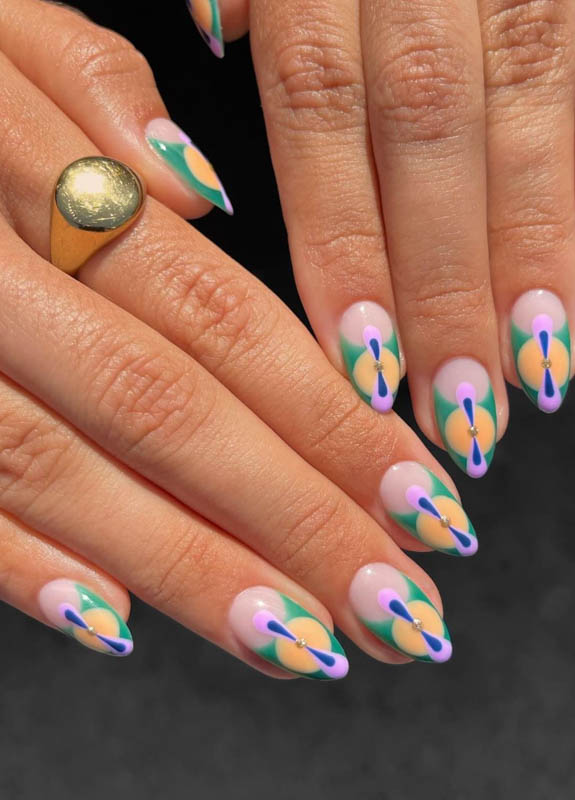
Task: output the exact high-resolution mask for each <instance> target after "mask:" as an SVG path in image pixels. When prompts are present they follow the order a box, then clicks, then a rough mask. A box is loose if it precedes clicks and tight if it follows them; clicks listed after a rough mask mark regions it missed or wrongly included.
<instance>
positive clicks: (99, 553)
mask: <svg viewBox="0 0 575 800" xmlns="http://www.w3.org/2000/svg"><path fill="white" fill-rule="evenodd" d="M0 10H1V13H2V19H3V24H2V28H1V31H0V48H1V49H2V50H3V52H4V54H5V55H3V56H2V57H1V58H0V72H1V80H0V107H1V109H2V115H1V120H2V125H3V136H2V137H0V169H1V173H2V178H3V180H2V182H1V185H0V208H1V210H2V217H1V219H0V227H1V231H2V238H1V240H0V241H1V243H2V244H1V259H2V270H1V272H0V296H1V297H2V314H1V315H0V370H1V371H2V373H3V377H2V380H1V381H0V407H1V408H2V409H3V414H2V418H1V420H0V507H1V508H2V516H1V524H0V542H1V544H0V553H1V554H2V555H1V566H0V574H1V575H2V576H3V579H2V581H1V582H0V584H1V586H2V588H1V591H2V595H3V597H4V599H6V600H7V601H8V602H10V603H12V604H13V605H15V606H17V607H19V608H21V609H22V610H24V611H26V612H27V613H30V614H32V615H34V616H37V617H38V618H39V619H44V620H45V619H47V620H48V621H49V622H50V623H52V624H53V625H57V626H58V627H61V628H64V629H66V630H67V631H69V632H72V633H73V634H74V635H76V638H79V639H81V640H82V641H83V642H84V643H88V644H91V645H92V646H94V647H96V649H102V650H104V651H105V652H111V650H110V648H113V644H110V641H111V639H110V637H112V639H113V640H114V641H115V640H116V639H121V640H122V643H123V644H124V646H125V647H127V648H128V649H129V647H130V645H127V644H126V642H127V641H128V640H129V635H128V633H127V631H126V629H125V627H122V625H123V623H122V620H123V619H124V618H125V617H126V614H127V608H128V601H127V597H126V595H125V594H124V592H123V589H122V587H123V586H125V587H127V588H128V589H129V590H130V591H132V592H134V593H136V594H137V595H138V596H139V597H141V598H142V599H143V600H144V601H146V602H148V603H151V604H152V605H154V606H155V607H156V608H158V609H160V610H161V611H163V612H164V613H166V614H169V615H170V616H172V617H174V618H175V619H177V620H179V621H180V622H181V623H182V624H184V625H186V626H188V627H189V628H191V629H193V630H195V631H196V632H198V633H199V634H201V635H202V636H205V637H206V638H208V639H210V640H212V641H214V642H216V643H217V644H219V645H221V646H222V647H224V648H226V649H227V650H229V651H230V652H232V653H234V654H235V655H237V656H238V657H241V658H244V659H245V660H246V661H249V663H252V664H254V665H255V666H258V667H262V662H261V657H262V656H263V657H264V658H267V659H268V660H270V661H271V662H272V664H273V665H275V667H283V668H286V669H289V670H290V671H291V672H295V673H298V672H299V673H303V674H311V675H313V676H314V677H322V678H325V677H340V676H341V675H342V674H343V672H344V671H345V670H344V667H345V664H344V661H342V660H341V658H337V659H334V658H333V653H335V654H336V655H337V656H343V654H342V651H341V648H340V647H339V645H338V644H337V642H336V641H335V639H333V638H332V636H331V634H330V633H329V632H328V628H330V627H331V615H332V616H333V618H334V620H335V621H336V622H337V624H338V625H339V626H340V627H341V628H342V630H344V631H345V632H346V633H347V634H348V635H349V636H350V637H351V638H352V639H354V640H355V641H356V642H357V644H358V645H359V646H360V647H362V648H363V649H364V650H366V651H367V652H369V653H371V654H372V655H374V656H375V657H376V658H380V659H381V660H384V661H390V662H391V661H393V662H400V661H405V660H406V655H407V657H416V658H422V659H423V660H437V661H441V660H445V659H446V658H447V657H449V655H450V653H451V645H450V644H449V641H448V637H447V633H446V629H445V627H444V623H443V621H442V619H441V617H440V616H439V614H438V612H437V611H436V610H435V608H434V604H436V605H438V606H439V604H440V600H439V596H438V593H437V590H436V589H435V587H434V586H433V584H432V582H431V581H430V579H429V578H428V577H427V576H426V575H425V573H424V572H423V571H422V570H421V569H419V568H418V567H417V566H416V565H415V564H414V563H413V562H412V561H411V560H410V559H409V558H407V556H405V555H404V554H403V553H402V551H401V550H400V549H399V547H398V545H397V543H396V542H394V539H395V540H396V541H397V542H401V543H402V544H408V543H409V544H412V545H417V542H416V540H415V539H414V538H412V537H409V536H408V535H407V534H406V533H405V531H404V530H403V529H402V528H407V529H408V530H410V531H412V532H413V533H414V534H415V535H417V536H418V537H419V538H420V539H421V540H422V541H424V542H427V543H428V544H430V543H431V544H433V545H434V546H436V547H437V548H438V549H442V550H445V551H446V552H452V553H454V554H458V553H460V554H463V555H466V554H470V553H471V552H473V551H474V550H475V548H476V540H475V536H474V534H473V532H472V530H470V528H469V521H468V520H467V517H466V516H465V514H464V512H463V511H462V510H461V507H460V505H459V503H458V502H457V500H456V498H455V497H453V495H452V494H451V492H450V490H449V489H448V488H447V486H446V485H445V484H447V485H448V486H449V487H450V488H451V489H452V490H453V486H452V484H451V482H450V481H449V478H448V477H447V476H446V475H445V473H444V472H442V470H441V468H440V467H439V465H438V464H437V463H436V462H435V461H434V459H433V458H432V457H431V456H430V454H429V453H428V452H427V451H426V450H425V448H424V447H423V445H422V444H421V443H420V442H419V440H418V439H417V437H416V436H415V435H414V434H413V432H412V431H410V430H409V429H408V428H407V426H406V425H404V424H403V423H402V422H401V420H399V419H398V418H397V417H396V416H395V415H388V416H387V417H385V418H384V417H380V416H378V415H374V414H372V412H371V410H370V409H369V408H368V407H367V406H365V405H364V404H362V403H361V402H360V401H359V400H358V398H357V396H356V395H355V394H354V393H353V391H352V389H351V387H350V386H349V384H348V382H347V381H346V380H345V379H344V378H343V377H342V376H340V375H339V374H338V373H337V371H336V370H334V368H333V367H332V366H331V365H330V364H329V363H328V362H327V360H326V359H325V356H324V355H323V354H322V352H321V350H320V349H319V347H318V346H317V345H316V343H315V342H314V340H313V339H312V337H311V336H310V335H309V334H308V333H307V331H306V330H305V328H304V327H303V325H301V324H300V323H299V322H298V321H297V320H296V319H295V318H294V316H293V315H292V314H291V313H290V312H289V311H288V310H287V309H286V308H285V307H284V306H283V305H282V304H281V303H280V302H279V300H278V299H277V298H276V297H275V296H273V295H272V294H271V293H270V292H269V291H268V290H267V289H265V287H263V286H262V285H261V284H260V283H259V282H258V281H257V280H256V279H255V278H254V277H253V276H251V275H250V274H249V273H247V272H246V271H244V270H243V269H242V268H241V267H240V266H239V265H238V264H236V263H234V262H233V261H232V260H231V259H230V258H228V257H227V256H226V255H225V254H224V253H222V252H221V251H220V250H218V248H217V247H215V245H213V244H212V243H210V242H209V241H207V240H206V239H205V238H204V237H203V236H201V235H200V234H199V233H198V232H197V231H195V230H194V229H192V228H190V227H189V226H188V225H187V224H186V223H184V222H183V221H182V220H181V219H179V217H177V216H176V215H175V214H174V213H173V212H172V211H170V210H168V209H166V208H165V207H164V206H163V205H161V204H160V203H159V202H157V201H156V200H155V199H154V198H153V197H150V198H149V199H148V201H147V204H146V208H145V210H144V213H143V214H142V216H141V217H140V218H139V220H138V222H137V223H136V224H135V225H134V226H133V227H132V228H130V230H129V231H128V232H127V233H126V234H125V235H124V236H122V237H121V238H120V239H118V240H116V241H115V242H114V243H113V244H111V245H109V246H108V247H107V248H105V249H104V250H102V251H101V252H100V253H99V254H98V255H96V256H95V257H93V258H91V259H90V261H89V262H88V263H87V264H86V265H85V266H84V267H82V268H81V270H80V271H79V272H78V274H77V277H78V278H79V280H74V279H71V278H70V277H69V276H67V275H65V274H63V273H62V272H60V271H59V270H57V269H56V268H54V267H53V266H52V265H50V264H49V263H47V261H46V260H45V259H46V258H47V257H48V241H49V208H50V199H51V191H52V187H53V185H54V183H55V181H56V179H57V177H58V175H59V174H60V172H61V171H62V169H63V168H64V167H65V166H66V165H67V164H68V163H70V162H71V161H73V160H75V159H76V158H79V157H81V156H84V155H91V154H97V153H98V144H99V143H100V142H103V141H104V140H105V141H106V142H107V143H108V145H107V146H106V148H105V149H106V155H109V156H112V157H119V156H120V155H121V156H122V157H123V158H124V160H126V161H128V162H129V163H130V164H134V166H136V167H137V168H138V169H139V170H140V171H141V172H142V173H143V175H144V177H145V178H146V180H147V182H148V185H149V188H150V191H151V193H152V194H155V193H156V192H159V191H161V190H162V185H161V184H162V180H161V178H162V176H163V174H164V173H163V171H162V170H165V169H166V167H165V165H164V164H163V163H162V162H157V161H156V160H155V159H156V154H155V152H154V151H153V150H152V149H149V148H148V149H146V148H147V147H148V146H147V144H146V143H145V131H146V126H147V124H148V122H149V120H150V118H154V117H157V116H158V114H159V113H161V112H162V105H161V100H160V99H159V97H158V96H157V94H156V93H155V90H154V88H153V83H152V81H151V78H150V76H149V75H148V72H147V68H146V67H145V65H144V64H143V61H142V58H141V56H139V55H138V54H136V53H135V52H134V51H133V49H131V48H130V47H129V45H128V44H127V43H126V42H125V41H124V40H122V39H120V38H119V37H117V36H115V35H114V34H112V33H110V32H108V31H103V30H101V29H98V28H96V27H95V26H93V25H91V24H90V23H89V22H87V21H86V20H84V19H82V18H81V17H79V16H78V15H76V14H74V13H73V12H70V11H67V10H65V9H62V8H61V7H57V6H50V5H47V4H44V3H40V2H37V0H1V2H0ZM24 43H25V44H26V47H25V48H24ZM76 48H79V49H76ZM24 49H25V50H26V52H27V53H28V56H27V58H25V59H22V58H21V57H20V56H21V53H22V52H23V50H24ZM9 59H13V61H10V60H9ZM82 59H84V61H82ZM70 65H74V70H73V75H74V80H73V81H72V80H71V77H70V75H71V72H70V69H71V66H70ZM96 65H97V66H96ZM23 71H25V72H26V73H27V75H24V74H23ZM104 75H105V76H106V80H105V81H103V80H102V76H104ZM71 86H73V87H74V92H76V93H77V96H78V97H81V98H92V109H93V110H92V113H91V114H90V115H87V114H83V112H82V109H83V108H84V107H85V106H83V104H82V102H78V103H76V102H75V100H74V92H72V91H71V89H70V87H71ZM86 107H87V106H86ZM118 108H122V109H123V114H124V116H123V119H124V120H125V121H131V122H130V123H129V124H128V123H127V125H128V128H122V126H121V125H120V126H118V130H117V132H116V135H115V136H112V135H111V133H112V131H113V127H112V124H111V123H112V121H113V114H112V116H111V117H108V116H107V114H108V113H109V112H110V110H113V109H118ZM23 109H33V113H30V114H27V113H25V114H23V113H22V110H23ZM130 125H132V127H131V128H130ZM138 126H139V127H138ZM128 129H129V132H131V135H128V133H126V131H127V130H128ZM136 134H137V135H136ZM148 158H150V159H151V161H150V162H149V163H150V164H151V165H152V168H151V169H149V168H148V160H147V159H148ZM158 164H159V166H158ZM158 187H160V189H158ZM179 188H180V187H179V184H178V185H177V186H176V189H175V191H179ZM413 462H416V463H413ZM429 470H431V472H430V471H429ZM432 473H434V474H435V475H436V476H439V477H433V475H432ZM382 476H383V481H382ZM453 491H454V490H453ZM71 499H72V500H73V501H72V502H70V500H71ZM370 514H371V516H370ZM447 517H449V519H448V520H447ZM446 520H447V524H446ZM380 522H381V523H384V524H385V525H386V528H389V531H390V535H388V533H386V532H385V531H384V530H383V529H382V528H381V527H380V524H378V523H380ZM110 576H112V577H113V578H114V579H115V580H117V581H119V585H118V584H116V583H114V582H112V580H111V577H110ZM54 581H57V582H56V583H54ZM70 582H71V583H70ZM78 585H79V586H80V587H87V589H89V590H90V591H85V590H84V589H83V588H78ZM254 587H256V588H254ZM261 587H264V588H261ZM285 597H288V598H292V600H293V602H292V601H290V600H284V599H282V598H285ZM294 603H295V604H294ZM109 604H111V605H112V606H114V607H115V608H116V609H117V611H118V612H119V614H116V613H115V612H114V611H113V610H112V609H110V608H109ZM302 607H303V609H305V610H302ZM260 612H261V613H260ZM308 613H310V614H312V615H314V617H316V618H317V619H319V620H321V622H317V621H312V622H309V621H307V620H308V617H307V616H306V615H307V614H308ZM270 615H272V616H271V617H270ZM295 618H298V619H299V620H301V619H302V618H303V620H304V621H303V622H301V621H298V622H297V623H296V622H293V624H292V623H291V620H292V619H295ZM274 620H275V622H274ZM100 622H102V624H103V626H104V628H105V630H103V631H101V630H99V628H98V625H99V624H100ZM270 622H271V623H272V624H273V626H275V627H273V628H271V627H269V625H270ZM322 623H324V624H325V625H326V626H327V627H324V626H323V625H322ZM285 624H287V625H288V632H287V633H286V631H285V629H284V628H283V627H282V626H283V625H285ZM290 624H292V628H293V630H291V629H289V625H290ZM278 625H279V626H280V627H278ZM266 626H267V627H266ZM90 629H92V630H90ZM422 629H423V631H424V634H422V632H421V631H422ZM290 630H291V633H290ZM373 634H375V636H374V635H373ZM294 635H295V636H296V638H297V642H294V640H293V639H292V638H290V637H291V636H294ZM94 637H96V638H94ZM102 637H104V638H102ZM304 640H305V641H304ZM308 640H309V642H312V645H311V646H313V647H315V648H316V649H319V650H322V651H325V650H328V651H330V652H331V653H332V656H331V657H330V658H331V659H332V661H333V662H335V663H333V664H332V663H329V662H328V661H323V662H322V661H321V660H320V661H319V662H318V657H317V653H314V652H310V650H309V647H308V646H307V645H306V644H305V643H306V642H308ZM302 641H304V643H303V644H302ZM286 642H287V644H286ZM309 642H308V644H309ZM282 648H283V649H282ZM391 648H393V649H391ZM398 650H399V651H401V652H400V653H398V652H397V651H398ZM254 653H255V654H254ZM401 653H402V654H401ZM322 664H323V666H322ZM273 674H278V672H277V670H275V671H274V672H273Z"/></svg>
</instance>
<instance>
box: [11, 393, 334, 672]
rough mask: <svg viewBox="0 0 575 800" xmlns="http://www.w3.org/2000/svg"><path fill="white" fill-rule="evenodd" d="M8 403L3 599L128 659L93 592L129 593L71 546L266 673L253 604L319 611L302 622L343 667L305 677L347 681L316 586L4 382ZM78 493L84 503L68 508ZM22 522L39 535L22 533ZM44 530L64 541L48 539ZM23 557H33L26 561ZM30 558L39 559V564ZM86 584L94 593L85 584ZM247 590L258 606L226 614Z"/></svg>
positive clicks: (119, 597) (119, 628)
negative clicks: (313, 592)
mask: <svg viewBox="0 0 575 800" xmlns="http://www.w3.org/2000/svg"><path fill="white" fill-rule="evenodd" d="M0 406H1V408H2V417H1V419H0V445H1V447H0V467H1V469H0V505H1V507H2V509H4V513H3V514H1V515H0V545H1V544H2V543H3V537H4V541H5V542H7V546H6V547H1V546H0V554H1V555H0V592H2V594H3V596H4V599H7V600H8V601H9V602H12V603H13V604H17V605H18V607H21V608H23V610H27V611H30V612H32V613H33V614H34V615H35V616H39V617H40V618H43V619H47V620H48V621H49V622H51V623H52V624H53V625H55V626H56V627H58V628H60V629H61V630H64V631H65V632H67V633H68V634H70V635H71V636H72V637H73V638H76V639H78V640H79V641H80V642H81V643H83V644H86V645H88V646H92V647H93V648H94V649H96V650H99V651H100V652H104V653H107V654H108V655H128V653H129V651H130V650H131V644H130V643H131V637H130V636H129V632H127V629H126V628H125V625H124V623H123V621H120V620H119V618H118V615H117V613H116V612H114V611H113V609H111V607H110V606H109V605H107V604H106V603H105V601H104V600H102V599H101V598H98V596H97V595H96V594H95V591H96V590H97V589H98V587H99V586H102V588H103V590H104V594H105V596H107V597H109V598H110V602H113V601H114V598H115V602H116V604H117V606H118V607H119V608H120V609H121V610H122V612H124V614H127V608H128V602H127V599H126V593H125V591H123V590H121V589H120V588H119V587H116V586H115V585H114V582H113V581H111V580H110V579H109V578H106V576H103V575H102V574H100V577H99V578H98V575H97V573H96V571H95V570H94V569H93V568H92V569H90V568H89V567H88V566H86V565H83V562H82V561H81V560H80V557H79V556H73V555H72V554H71V553H66V551H64V550H63V549H62V547H61V544H64V545H65V546H66V547H68V548H70V549H71V550H72V551H74V553H78V554H81V556H83V557H84V558H90V559H92V560H93V563H97V564H99V565H103V564H106V568H107V569H108V570H109V571H110V574H114V575H115V576H116V577H118V576H120V575H122V576H124V578H126V579H127V581H128V582H129V586H130V588H131V590H132V591H133V592H134V593H136V594H137V595H138V596H139V597H140V598H141V599H142V600H144V601H145V602H147V603H150V604H151V605H153V606H155V607H156V608H158V609H159V610H160V611H162V612H164V613H166V614H169V615H170V616H172V617H173V618H174V619H177V620H178V621H179V622H181V623H182V624H183V625H186V626H187V627H188V628H190V629H192V630H194V631H196V633H199V634H200V635H201V636H203V637H205V638H207V639H209V640H210V641H213V642H215V643H216V644H218V645H219V646H221V647H223V648H224V649H227V650H228V651H229V652H231V653H233V654H234V655H236V656H238V657H240V658H243V659H244V660H246V661H247V662H248V663H251V664H253V665H254V666H256V667H258V668H259V669H263V670H264V671H266V672H268V674H274V675H278V674H279V675H281V674H282V673H281V672H280V671H279V670H278V669H274V668H272V670H271V672H270V669H269V668H268V667H266V666H264V663H263V661H262V660H261V658H260V657H259V656H260V654H259V653H258V652H255V653H253V654H252V655H251V656H250V655H249V653H248V650H247V649H246V645H248V646H249V644H250V642H253V641H257V642H258V643H260V647H261V642H262V639H263V638H264V637H262V636H261V635H257V636H256V633H257V632H256V631H254V632H253V636H251V637H250V622H251V620H250V619H249V618H248V619H245V614H246V613H248V612H249V609H250V608H252V614H255V613H256V612H257V607H258V603H259V604H260V608H261V609H267V610H268V611H271V610H274V609H275V613H278V612H279V616H280V618H281V619H282V621H286V620H285V615H284V614H283V613H282V608H283V602H284V601H283V600H281V598H282V597H286V596H288V595H289V596H290V597H291V600H290V601H286V604H287V605H288V606H289V603H293V609H292V610H293V611H294V612H295V609H296V608H297V610H298V611H297V613H298V615H303V616H305V617H306V619H307V620H311V619H312V617H313V622H311V621H308V622H307V623H306V624H307V625H308V626H311V628H312V629H313V631H315V634H316V636H318V637H319V638H320V639H321V640H322V641H324V643H325V647H324V649H327V650H328V651H330V652H332V651H333V653H334V654H337V658H336V659H335V660H336V661H337V665H336V668H335V670H329V669H328V670H327V672H326V673H325V674H323V672H322V671H321V670H320V669H317V668H316V669H315V670H312V671H311V672H310V670H309V669H308V670H307V673H308V675H310V676H311V677H318V678H319V677H321V678H328V677H334V678H335V677H344V675H345V672H346V671H347V660H346V659H345V656H344V654H343V651H342V649H341V647H340V646H339V644H338V643H337V641H336V640H335V639H334V638H333V636H332V635H331V632H330V631H328V630H327V628H326V627H325V626H324V625H323V623H321V622H320V621H319V619H317V617H316V616H315V614H317V615H319V617H320V618H323V620H325V622H326V624H327V625H328V626H330V628H332V625H331V619H330V616H329V614H328V613H327V611H326V610H325V608H323V607H322V606H321V604H319V603H318V601H317V600H315V598H313V597H311V596H310V595H309V593H307V592H305V591H304V590H303V589H302V588H301V587H298V586H297V585H296V584H295V583H294V582H293V581H290V580H288V579H287V578H286V577H285V576H284V575H281V573H279V572H278V571H277V570H274V569H273V568H272V567H270V566H269V565H268V564H266V563H265V562H264V561H263V560H262V559H261V558H259V557H258V556H257V555H256V554H255V553H253V552H252V551H250V550H248V549H247V548H245V547H243V546H242V545H240V544H239V543H238V542H237V541H236V540H235V539H233V538H231V537H230V536H227V535H226V534H224V533H223V532H222V531H218V530H217V529H216V528H214V527H213V526H210V525H209V524H208V523H206V521H205V520H202V519H200V518H199V517H198V516H197V515H194V514H191V513H190V512H188V511H186V510H185V509H184V508H183V507H182V506H181V504H178V503H176V502H175V501H174V500H173V499H172V498H170V497H169V496H168V495H167V494H165V493H164V492H161V491H159V490H158V489H156V488H155V487H153V486H152V485H151V484H149V483H148V482H147V481H143V480H142V479H141V478H140V477H138V476H137V475H135V474H134V473H132V472H131V471H129V470H126V469H125V468H122V467H121V466H120V465H119V464H117V463H114V462H113V461H110V460H109V459H108V458H107V457H106V456H105V455H104V454H103V453H102V451H100V450H98V449H96V448H94V447H93V446H92V445H91V444H90V443H89V442H88V441H87V440H86V439H84V438H83V437H81V436H79V435H78V433H77V431H75V430H74V429H73V428H72V427H71V426H69V425H66V424H65V423H64V422H63V420H61V419H60V418H58V417H57V415H55V414H54V413H52V412H50V411H49V410H47V409H46V408H44V407H42V405H41V404H40V403H39V402H38V401H37V400H35V399H34V398H32V397H30V396H29V395H27V394H25V393H23V392H22V391H21V390H20V389H19V388H18V387H16V386H15V385H14V384H12V383H10V382H8V381H6V380H5V379H0ZM86 487H89V491H86ZM71 496H73V497H81V498H82V501H81V502H78V503H70V502H69V498H70V497H71ZM119 499H121V501H120V502H119ZM6 512H8V513H9V514H10V515H13V516H14V518H16V519H17V520H18V522H17V523H14V524H13V525H12V527H11V528H8V527H7V523H6V520H5V513H6ZM24 526H30V528H33V529H34V532H33V533H25V532H24ZM36 531H40V532H42V533H43V534H45V535H46V536H49V537H51V539H52V541H54V542H58V543H61V544H60V546H56V545H53V544H50V543H49V542H48V541H46V540H44V539H43V538H42V537H41V535H40V533H36ZM24 553H27V555H28V560H26V559H24V558H22V556H23V554H24ZM88 554H90V555H89V556H88ZM30 556H34V558H33V559H32V562H33V564H34V566H33V567H31V566H30ZM109 584H111V585H112V589H110V588H109ZM90 586H91V587H93V588H92V590H89V589H88V588H87V587H90ZM80 587H82V588H80ZM254 587H260V589H256V588H254ZM264 587H268V588H264ZM33 590H34V591H33ZM246 592H247V596H248V598H251V605H250V603H247V602H246V601H242V602H241V604H240V605H241V606H242V608H243V609H244V610H243V612H242V614H240V615H239V617H238V615H237V614H236V613H234V615H233V617H232V618H229V614H230V609H231V608H232V607H233V605H234V602H235V598H236V597H237V596H240V595H242V596H243V595H244V594H245V593H246ZM26 598H28V599H26ZM298 601H299V602H298ZM254 603H255V604H254ZM302 603H303V604H305V606H306V608H307V609H308V610H307V611H305V610H304V609H303V608H302V605H300V604H302ZM63 605H64V606H66V607H65V608H62V606H63ZM70 606H72V608H71V609H70ZM289 607H290V608H291V606H289ZM39 612H40V613H39ZM67 612H70V613H67ZM314 612H315V614H314ZM310 614H311V615H312V616H311V617H310V616H308V615H310ZM77 615H79V617H78V616H77ZM294 615H295V613H294V614H292V616H294ZM86 625H87V626H88V627H86ZM90 628H93V629H94V630H93V631H90V630H89V629H90ZM237 636H239V638H236V637H237ZM110 637H111V638H110ZM289 649H290V648H288V650H289ZM292 649H295V648H292ZM280 650H281V649H280ZM284 650H285V647H284ZM266 654H267V655H270V656H272V657H271V658H270V659H268V660H269V661H270V662H271V664H272V665H274V666H275V667H280V668H282V667H283V668H285V667H286V664H288V663H289V664H290V665H291V667H292V668H293V669H292V670H291V671H297V670H296V669H295V666H296V660H294V658H292V659H291V660H290V661H289V662H288V661H287V660H286V661H285V663H282V661H281V659H279V658H275V657H274V656H275V650H273V648H272V652H268V650H265V652H264V657H265V655H266ZM292 655H293V654H292ZM303 661H305V659H303ZM307 662H308V666H309V665H310V664H311V665H312V666H313V665H314V664H316V662H314V661H313V659H309V658H308V659H307Z"/></svg>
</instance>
